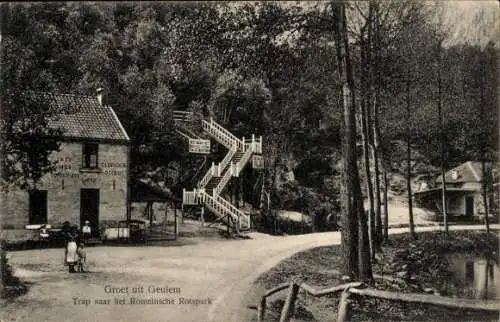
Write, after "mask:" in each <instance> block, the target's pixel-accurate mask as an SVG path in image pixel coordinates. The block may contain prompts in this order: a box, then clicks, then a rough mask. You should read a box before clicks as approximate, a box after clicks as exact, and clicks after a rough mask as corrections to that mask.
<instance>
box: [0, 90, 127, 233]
mask: <svg viewBox="0 0 500 322" xmlns="http://www.w3.org/2000/svg"><path fill="white" fill-rule="evenodd" d="M33 95H38V96H39V97H38V98H39V99H41V100H43V101H44V102H47V103H48V104H49V105H50V106H51V107H53V108H55V109H56V110H57V111H61V112H60V113H59V112H58V113H57V115H54V116H53V117H52V118H51V119H50V121H49V126H50V127H54V128H58V129H61V130H62V131H63V134H62V137H61V145H60V151H58V152H53V153H52V154H51V156H50V158H51V159H52V160H56V161H57V163H56V169H55V171H53V172H51V173H47V174H45V175H44V177H42V179H41V180H40V182H39V183H37V189H36V190H33V191H31V192H28V191H25V190H21V189H16V188H14V189H11V190H10V191H8V192H5V193H3V194H2V225H3V226H2V230H1V231H2V235H1V237H0V238H1V239H4V240H6V241H7V242H16V241H22V240H27V239H30V236H31V235H32V233H30V228H34V229H36V226H37V225H42V224H48V225H50V226H51V227H52V228H57V227H60V226H62V224H63V222H65V221H68V222H69V223H70V224H71V225H76V226H79V227H81V226H83V224H84V222H85V221H87V220H88V221H89V222H90V226H91V228H92V234H93V235H94V236H95V237H97V236H98V235H99V232H100V228H101V227H100V223H101V222H102V221H106V220H116V221H118V220H125V219H127V209H128V204H129V203H128V198H129V197H128V196H129V191H128V189H129V188H128V186H129V184H128V178H129V162H130V161H129V146H128V145H129V142H130V139H129V137H128V135H127V133H126V131H125V129H124V128H123V126H122V124H121V123H120V120H119V119H118V117H117V116H116V114H115V112H114V110H113V109H112V108H111V107H110V106H108V105H106V104H104V102H103V96H102V92H101V91H98V93H97V95H96V96H80V95H70V94H53V93H34V94H33Z"/></svg>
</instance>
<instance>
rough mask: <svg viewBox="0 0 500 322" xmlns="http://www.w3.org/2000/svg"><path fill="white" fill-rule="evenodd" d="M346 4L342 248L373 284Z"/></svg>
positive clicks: (340, 36) (341, 51)
mask: <svg viewBox="0 0 500 322" xmlns="http://www.w3.org/2000/svg"><path fill="white" fill-rule="evenodd" d="M345 6H346V5H345V3H338V4H334V5H333V8H334V10H335V11H334V12H335V14H334V16H335V17H336V19H337V28H336V46H337V59H338V69H339V75H340V83H341V86H342V87H341V93H342V98H343V102H342V103H343V110H344V122H343V125H344V135H343V163H344V169H343V180H344V186H345V187H344V189H343V194H342V197H341V198H342V226H343V227H344V229H343V230H342V247H343V252H344V259H345V263H346V264H345V265H346V267H345V271H346V273H347V274H349V275H353V276H355V277H357V278H359V279H361V280H371V279H372V278H373V277H372V270H371V260H370V248H369V240H368V227H367V219H366V215H365V211H364V208H363V197H362V194H361V187H360V180H359V173H358V166H357V160H356V159H357V157H356V121H355V113H356V100H355V97H354V95H355V94H354V73H353V67H352V64H351V57H350V52H349V39H348V34H347V21H346V8H345Z"/></svg>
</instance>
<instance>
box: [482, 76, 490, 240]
mask: <svg viewBox="0 0 500 322" xmlns="http://www.w3.org/2000/svg"><path fill="white" fill-rule="evenodd" d="M480 95H481V97H480V100H481V101H480V102H481V103H480V109H481V110H480V120H484V119H485V115H484V106H485V104H486V102H485V99H484V71H482V72H481V84H480ZM480 144H481V177H482V178H481V186H482V195H483V204H484V225H485V226H486V232H487V233H488V234H489V233H490V220H489V218H488V213H489V207H488V181H487V180H486V179H487V178H488V175H487V174H488V173H487V171H486V147H485V144H486V142H485V140H484V139H483V140H481V143H480Z"/></svg>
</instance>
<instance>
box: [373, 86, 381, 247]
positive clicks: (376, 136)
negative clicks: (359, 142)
mask: <svg viewBox="0 0 500 322" xmlns="http://www.w3.org/2000/svg"><path fill="white" fill-rule="evenodd" d="M377 96H378V95H377V94H376V95H375V97H374V102H373V148H372V153H373V163H374V166H375V236H376V237H375V248H376V249H379V248H380V244H381V243H382V238H383V235H382V213H381V207H382V205H381V204H382V202H381V200H380V168H379V163H380V161H379V148H380V143H379V136H380V128H379V123H378V112H379V111H378V104H379V101H378V97H377Z"/></svg>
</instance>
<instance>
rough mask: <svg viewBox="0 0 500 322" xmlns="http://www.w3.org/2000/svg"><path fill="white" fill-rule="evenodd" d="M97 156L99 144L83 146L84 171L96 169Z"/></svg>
mask: <svg viewBox="0 0 500 322" xmlns="http://www.w3.org/2000/svg"><path fill="white" fill-rule="evenodd" d="M98 155H99V144H97V143H85V144H84V145H83V157H82V163H83V164H82V167H83V168H86V169H97V162H98Z"/></svg>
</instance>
